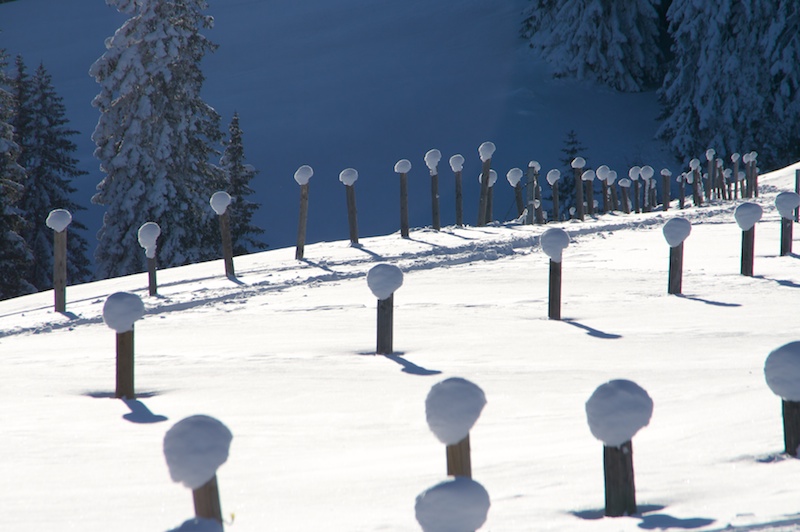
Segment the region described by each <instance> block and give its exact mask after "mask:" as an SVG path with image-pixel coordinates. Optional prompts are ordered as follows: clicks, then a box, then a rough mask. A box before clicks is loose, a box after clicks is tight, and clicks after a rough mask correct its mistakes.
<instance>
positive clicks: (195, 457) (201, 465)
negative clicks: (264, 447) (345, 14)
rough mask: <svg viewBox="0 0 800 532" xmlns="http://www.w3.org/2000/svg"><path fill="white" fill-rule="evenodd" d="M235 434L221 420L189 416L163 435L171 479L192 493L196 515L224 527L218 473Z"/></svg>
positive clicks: (226, 458) (202, 416) (226, 457)
mask: <svg viewBox="0 0 800 532" xmlns="http://www.w3.org/2000/svg"><path fill="white" fill-rule="evenodd" d="M232 439H233V434H231V431H230V430H229V429H228V427H226V426H225V425H224V424H222V422H220V421H219V420H217V419H215V418H213V417H210V416H204V415H196V416H189V417H187V418H184V419H182V420H180V421H178V422H177V423H175V425H173V426H172V428H170V429H169V430H168V431H167V433H166V434H165V435H164V447H163V448H164V458H165V459H166V461H167V468H168V469H169V475H170V478H172V481H173V482H180V483H181V484H183V485H184V486H186V487H187V488H189V489H191V490H192V498H193V499H194V513H195V516H196V517H197V518H199V519H213V520H214V521H217V522H218V523H219V524H220V525H222V505H221V504H220V500H219V484H218V483H217V469H219V466H221V465H222V464H224V463H225V462H226V461H227V460H228V453H229V451H230V446H231V440H232Z"/></svg>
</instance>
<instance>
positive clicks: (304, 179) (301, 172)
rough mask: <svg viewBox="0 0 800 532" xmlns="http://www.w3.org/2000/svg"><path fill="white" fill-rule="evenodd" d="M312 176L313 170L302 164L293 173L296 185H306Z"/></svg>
mask: <svg viewBox="0 0 800 532" xmlns="http://www.w3.org/2000/svg"><path fill="white" fill-rule="evenodd" d="M312 175H314V169H313V168H311V167H310V166H308V165H307V164H304V165H303V166H301V167H300V168H298V169H297V171H296V172H295V173H294V180H295V181H297V184H298V185H301V186H302V185H307V184H308V181H309V180H310V179H311V176H312Z"/></svg>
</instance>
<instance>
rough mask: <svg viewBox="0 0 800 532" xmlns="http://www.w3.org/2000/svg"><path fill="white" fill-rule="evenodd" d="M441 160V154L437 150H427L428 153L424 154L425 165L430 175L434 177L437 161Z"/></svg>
mask: <svg viewBox="0 0 800 532" xmlns="http://www.w3.org/2000/svg"><path fill="white" fill-rule="evenodd" d="M441 160H442V152H440V151H439V150H428V153H426V154H425V164H426V165H427V166H428V169H429V170H430V171H431V175H434V173H435V172H436V167H437V166H439V161H441Z"/></svg>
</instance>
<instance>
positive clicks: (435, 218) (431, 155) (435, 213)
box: [425, 150, 442, 231]
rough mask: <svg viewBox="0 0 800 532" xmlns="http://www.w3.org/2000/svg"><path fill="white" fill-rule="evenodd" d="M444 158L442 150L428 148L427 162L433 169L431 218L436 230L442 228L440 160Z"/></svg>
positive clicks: (431, 169) (429, 168)
mask: <svg viewBox="0 0 800 532" xmlns="http://www.w3.org/2000/svg"><path fill="white" fill-rule="evenodd" d="M441 160H442V152H440V151H439V150H428V152H427V153H426V154H425V164H426V165H427V166H428V170H430V171H431V219H432V226H433V229H434V230H435V231H438V230H439V229H441V228H442V223H441V221H440V219H439V161H441Z"/></svg>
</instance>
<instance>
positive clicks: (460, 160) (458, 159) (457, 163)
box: [395, 153, 464, 172]
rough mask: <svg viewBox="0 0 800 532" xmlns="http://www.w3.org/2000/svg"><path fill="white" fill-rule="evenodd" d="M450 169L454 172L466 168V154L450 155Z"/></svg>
mask: <svg viewBox="0 0 800 532" xmlns="http://www.w3.org/2000/svg"><path fill="white" fill-rule="evenodd" d="M450 169H451V170H453V172H461V171H462V170H464V156H463V155H461V154H460V153H457V154H455V155H453V156H452V157H450ZM395 171H396V170H395Z"/></svg>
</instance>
